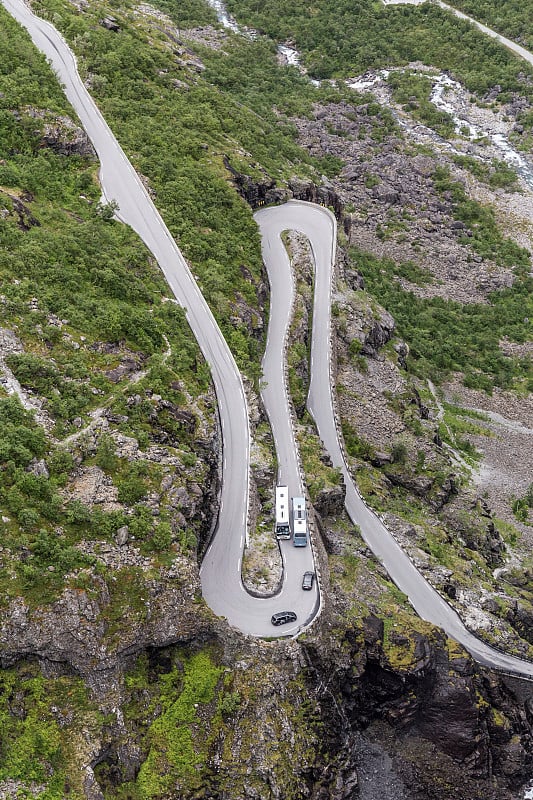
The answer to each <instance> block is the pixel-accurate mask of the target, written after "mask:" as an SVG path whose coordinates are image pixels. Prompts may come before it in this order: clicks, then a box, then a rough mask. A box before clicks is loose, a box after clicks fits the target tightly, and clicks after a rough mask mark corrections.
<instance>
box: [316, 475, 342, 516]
mask: <svg viewBox="0 0 533 800" xmlns="http://www.w3.org/2000/svg"><path fill="white" fill-rule="evenodd" d="M345 498H346V486H345V485H344V481H343V482H342V483H341V485H340V486H332V487H331V488H329V489H321V491H320V492H319V493H318V496H317V497H316V499H315V502H314V504H313V505H314V507H315V510H316V511H317V512H318V513H319V514H320V516H321V517H338V516H340V515H341V514H342V513H343V511H344V501H345Z"/></svg>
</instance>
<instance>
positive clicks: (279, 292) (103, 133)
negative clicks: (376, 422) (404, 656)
mask: <svg viewBox="0 0 533 800" xmlns="http://www.w3.org/2000/svg"><path fill="white" fill-rule="evenodd" d="M2 3H3V5H4V6H5V8H6V9H7V10H8V11H9V13H10V14H11V15H12V16H13V17H14V18H15V19H17V20H18V21H19V22H20V23H21V24H22V25H23V26H24V27H25V28H26V29H27V30H28V31H29V33H30V35H31V37H32V39H33V41H34V43H35V44H36V45H37V47H38V48H39V49H40V50H42V51H43V52H44V53H45V55H47V56H48V58H49V59H50V60H51V62H52V65H53V67H54V69H55V70H56V72H57V74H58V76H59V77H60V80H61V81H62V82H63V84H64V88H65V93H66V95H67V97H68V99H69V101H70V102H71V104H72V105H73V107H74V108H75V110H76V111H77V113H78V116H79V117H80V120H81V122H82V124H83V126H84V127H85V129H86V131H87V133H88V135H89V137H90V138H91V140H92V142H93V144H94V146H95V149H96V151H97V153H98V156H99V159H100V164H101V172H100V177H101V182H102V187H103V191H104V193H105V197H106V198H107V199H108V201H111V200H115V201H116V202H118V204H119V211H118V216H119V218H120V219H121V220H122V221H123V222H125V223H127V224H129V225H131V227H132V228H133V229H134V230H135V231H136V232H137V233H138V234H139V235H140V236H141V238H142V239H143V241H144V242H145V244H146V245H147V247H148V248H149V249H150V250H151V251H152V253H153V254H154V256H155V257H156V259H157V261H158V263H159V265H160V267H161V269H162V271H163V273H164V274H165V277H166V279H167V281H168V283H169V285H170V287H171V289H172V291H173V292H174V295H175V296H176V298H177V300H178V301H179V302H180V303H181V305H182V306H183V307H184V308H185V309H186V314H187V319H188V321H189V324H190V326H191V329H192V331H193V333H194V335H195V336H196V338H197V340H198V342H199V345H200V347H201V349H202V352H203V353H204V356H205V358H206V360H207V363H208V364H209V367H210V369H211V373H212V376H213V382H214V386H215V390H216V394H217V399H218V404H219V414H220V423H221V428H222V434H223V475H222V477H223V481H222V491H221V497H220V511H219V518H218V525H217V532H216V536H215V537H214V540H213V542H212V545H211V546H210V548H209V549H208V551H207V554H206V556H205V558H204V562H203V564H202V568H201V580H202V591H203V593H204V597H205V599H206V601H207V603H208V604H209V605H210V607H211V608H212V609H213V611H215V613H217V614H219V615H221V616H225V617H226V618H227V619H228V621H229V623H230V624H231V625H234V626H235V627H237V628H239V629H240V630H241V631H242V632H244V633H247V634H252V635H254V636H268V635H272V634H275V633H278V630H277V629H274V628H273V627H272V626H271V624H270V620H269V617H270V615H271V613H273V612H274V611H281V610H285V609H292V610H295V611H296V612H297V613H298V621H297V623H296V624H295V625H294V626H284V628H283V630H282V631H280V632H282V633H283V634H285V635H287V634H295V633H297V632H298V630H300V629H301V627H302V626H304V625H306V624H307V623H309V622H310V621H312V619H313V618H314V616H315V614H316V612H317V609H318V608H319V605H320V601H319V595H318V593H317V591H316V588H315V590H314V591H313V592H302V590H301V586H300V582H301V574H302V572H303V571H304V570H305V569H308V568H310V566H311V564H312V553H311V548H309V547H307V548H294V547H293V546H292V544H291V543H290V542H284V543H283V548H282V554H283V558H284V567H285V569H284V581H283V586H282V589H281V591H280V593H279V594H277V595H276V596H274V597H271V598H267V599H259V598H254V597H251V596H250V595H249V594H248V593H247V592H246V590H245V589H244V587H243V585H242V581H241V559H242V551H243V547H244V543H245V536H246V528H247V519H246V517H247V508H248V469H249V467H248V465H249V439H250V435H249V427H248V414H247V404H246V397H245V393H244V389H243V385H242V380H241V377H240V375H239V372H238V370H237V367H236V364H235V361H234V359H233V357H232V355H231V352H230V350H229V348H228V346H227V344H226V342H225V340H224V338H223V336H222V334H221V332H220V330H219V328H218V326H217V324H216V322H215V320H214V318H213V315H212V313H211V311H210V309H209V307H208V305H207V303H206V302H205V300H204V298H203V297H202V295H201V293H200V291H199V289H198V287H197V285H196V283H195V281H194V279H193V277H192V274H191V272H190V270H189V268H188V266H187V264H186V262H185V260H184V258H183V256H182V255H181V253H180V251H179V249H178V247H177V245H176V243H175V242H174V240H173V239H172V236H171V235H170V233H169V231H168V229H167V228H166V226H165V224H164V222H163V220H162V218H161V217H160V215H159V213H158V211H157V209H156V208H155V206H154V204H153V202H152V200H151V198H150V197H149V195H148V193H147V191H146V189H145V188H144V186H143V184H142V182H141V181H140V179H139V177H138V176H137V174H136V173H135V171H134V169H133V167H132V166H131V164H130V162H129V161H128V159H127V157H126V156H125V154H124V152H123V151H122V149H121V148H120V145H119V144H118V142H117V141H116V139H115V137H114V135H113V133H112V132H111V130H110V129H109V127H108V126H107V124H106V122H105V120H104V119H103V117H102V115H101V113H100V112H99V110H98V108H97V106H96V105H95V104H94V102H93V100H92V98H91V97H90V95H89V94H88V92H87V90H86V89H85V87H84V85H83V82H82V81H81V78H80V76H79V74H78V71H77V67H76V61H75V58H74V56H73V54H72V53H71V51H70V49H69V48H68V46H67V44H66V42H65V41H64V40H63V38H62V37H61V36H60V34H59V33H58V32H57V30H56V29H55V28H54V27H53V26H52V25H50V24H49V23H48V22H45V21H43V20H41V19H40V18H39V17H37V16H35V15H34V14H33V13H32V12H31V11H30V10H29V9H28V8H27V7H26V6H25V5H24V3H23V2H22V0H2ZM255 218H256V220H257V222H258V224H259V226H260V228H261V232H262V236H263V246H262V252H263V257H264V259H265V264H266V266H267V269H268V271H269V276H270V281H271V321H270V330H269V336H268V346H267V351H266V354H265V359H264V361H263V369H264V373H265V376H268V379H267V386H266V387H265V389H264V392H263V397H264V400H265V403H266V405H267V408H268V410H269V413H270V415H271V420H272V427H273V430H274V436H275V439H276V444H277V446H278V448H279V453H280V476H281V477H282V478H283V480H284V481H286V482H287V483H289V484H290V486H291V492H295V490H296V489H297V490H298V491H300V489H301V485H300V476H299V469H298V463H297V456H296V451H295V447H294V442H293V439H292V438H291V437H292V436H293V434H292V429H291V427H290V425H289V426H288V427H287V420H288V418H289V410H288V398H287V393H286V386H285V381H284V378H283V375H282V368H281V364H282V363H283V350H284V341H285V337H286V330H287V325H288V320H289V317H290V305H291V303H292V295H293V292H294V288H293V285H292V277H291V270H290V264H289V260H288V257H287V254H286V252H285V250H284V248H283V246H282V243H281V233H282V231H283V230H287V229H295V230H298V231H300V232H302V233H303V234H305V235H306V236H307V237H308V238H309V240H310V242H311V247H312V251H313V256H314V261H315V299H314V312H313V336H312V352H311V368H312V377H311V385H310V392H309V401H308V405H309V409H310V411H311V413H312V414H313V416H314V418H315V421H316V423H317V427H318V430H319V433H320V436H321V438H322V440H323V442H324V445H325V447H326V448H327V450H328V451H329V453H330V455H331V458H332V461H333V463H334V465H335V466H338V467H339V468H340V469H341V470H342V472H343V475H344V479H345V482H346V487H347V494H346V508H347V511H348V514H349V515H350V517H351V519H352V520H353V522H354V523H356V524H358V525H359V526H360V528H361V531H362V534H363V537H364V538H365V540H366V542H367V543H368V544H369V546H370V547H371V548H372V550H373V551H374V553H375V554H376V555H377V557H378V558H379V559H380V560H381V561H382V563H383V564H384V566H385V567H386V569H387V570H388V572H389V574H390V575H391V577H392V579H393V580H394V582H395V583H396V584H397V585H398V587H399V588H400V589H401V590H402V591H403V592H404V593H405V594H407V595H408V597H409V599H410V601H411V603H412V605H413V607H414V608H415V609H416V611H417V612H418V613H419V615H420V616H421V617H423V618H424V619H426V620H428V621H430V622H432V623H434V624H436V625H439V626H440V627H442V628H443V629H444V630H445V631H446V632H447V633H448V634H449V635H450V636H452V637H453V638H454V639H456V640H457V641H459V642H461V643H462V644H463V645H464V646H465V647H466V648H467V649H468V650H469V651H470V653H472V655H473V656H474V657H475V658H476V659H477V660H478V661H480V662H481V663H482V664H486V665H488V666H491V667H496V668H498V669H502V670H504V671H508V672H512V673H517V674H520V675H524V676H527V677H530V678H533V664H530V663H527V662H524V661H521V660H520V659H518V658H514V657H513V656H508V655H505V654H504V653H500V652H498V651H497V650H494V649H493V648H491V647H489V646H488V645H486V644H484V643H483V642H481V641H480V640H478V639H477V638H476V637H475V636H474V635H473V634H471V633H469V632H468V631H467V630H466V629H465V627H464V625H463V624H462V622H461V620H460V619H459V617H458V616H457V614H456V613H455V612H454V611H453V609H452V608H451V607H450V606H449V605H448V604H447V603H446V602H445V601H444V599H443V598H442V597H441V596H440V595H439V594H438V593H437V592H436V591H435V590H433V589H432V588H431V587H430V586H429V584H428V583H427V582H426V581H425V579H424V578H423V577H422V575H421V574H420V573H419V572H418V571H417V569H416V568H415V567H414V565H413V564H412V563H411V561H410V560H409V558H408V557H407V556H406V555H405V553H404V552H403V551H402V550H401V548H400V547H399V545H398V544H397V543H396V541H395V540H394V537H393V536H392V535H391V534H390V533H389V531H388V530H387V529H386V528H385V526H384V525H383V524H382V523H381V522H380V520H379V519H378V518H377V517H376V515H375V514H374V513H373V512H372V511H370V510H369V509H368V508H367V506H366V505H365V503H364V502H363V500H362V499H361V498H360V496H359V494H358V492H357V489H356V487H355V485H354V482H353V480H352V478H351V475H350V472H349V469H348V467H347V465H346V463H345V459H344V456H343V452H342V450H341V446H340V443H339V438H338V432H337V426H336V423H335V415H334V408H333V400H332V389H331V380H330V369H331V367H330V361H331V334H330V325H331V321H330V305H331V285H332V271H333V266H334V257H333V255H334V251H335V244H336V226H335V220H334V218H333V217H332V215H331V214H330V212H329V211H327V210H325V209H322V208H320V207H318V206H313V205H310V204H307V203H298V202H294V201H293V202H290V203H287V204H286V205H283V206H278V207H275V208H269V209H263V210H262V211H260V212H258V213H257V214H256V215H255ZM278 310H279V313H278ZM276 362H277V363H276ZM292 487H294V488H292Z"/></svg>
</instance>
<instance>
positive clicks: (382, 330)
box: [361, 310, 395, 357]
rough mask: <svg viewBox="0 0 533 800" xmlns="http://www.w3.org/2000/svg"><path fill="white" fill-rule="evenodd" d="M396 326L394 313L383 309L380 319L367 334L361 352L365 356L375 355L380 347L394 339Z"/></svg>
mask: <svg viewBox="0 0 533 800" xmlns="http://www.w3.org/2000/svg"><path fill="white" fill-rule="evenodd" d="M394 327H395V323H394V318H393V316H392V314H389V312H388V311H385V310H382V312H381V315H380V317H379V319H376V320H375V321H374V324H373V325H372V327H371V328H370V330H369V331H368V332H367V333H366V335H365V339H364V342H363V346H362V348H361V353H362V354H363V355H365V356H371V357H375V356H376V355H377V353H378V351H379V350H380V348H382V347H383V345H384V344H387V342H389V341H390V340H391V339H392V336H393V334H394Z"/></svg>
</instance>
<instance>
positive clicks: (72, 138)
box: [26, 108, 96, 159]
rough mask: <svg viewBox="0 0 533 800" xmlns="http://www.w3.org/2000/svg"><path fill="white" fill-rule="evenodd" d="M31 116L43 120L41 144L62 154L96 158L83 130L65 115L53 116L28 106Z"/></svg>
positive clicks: (27, 111)
mask: <svg viewBox="0 0 533 800" xmlns="http://www.w3.org/2000/svg"><path fill="white" fill-rule="evenodd" d="M26 113H28V114H29V115H30V116H31V117H34V118H35V119H42V120H44V124H43V129H42V134H41V144H42V146H43V147H49V148H50V149H51V150H53V151H54V152H55V153H58V154H59V155H62V156H71V155H77V156H82V157H83V158H90V159H96V152H95V150H94V147H93V146H92V144H91V140H90V139H89V137H88V136H87V134H86V133H85V130H84V129H83V128H81V127H80V126H79V125H76V123H75V122H74V121H73V120H72V119H70V117H66V116H56V117H53V116H51V114H50V113H49V112H45V111H41V110H39V109H35V108H30V109H27V110H26Z"/></svg>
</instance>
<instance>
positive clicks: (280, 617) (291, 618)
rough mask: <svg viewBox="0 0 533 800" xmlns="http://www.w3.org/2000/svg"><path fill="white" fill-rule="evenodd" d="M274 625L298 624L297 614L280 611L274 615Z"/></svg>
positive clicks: (272, 620)
mask: <svg viewBox="0 0 533 800" xmlns="http://www.w3.org/2000/svg"><path fill="white" fill-rule="evenodd" d="M271 622H272V625H286V624H287V622H296V614H295V613H294V611H278V613H277V614H272V619H271Z"/></svg>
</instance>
